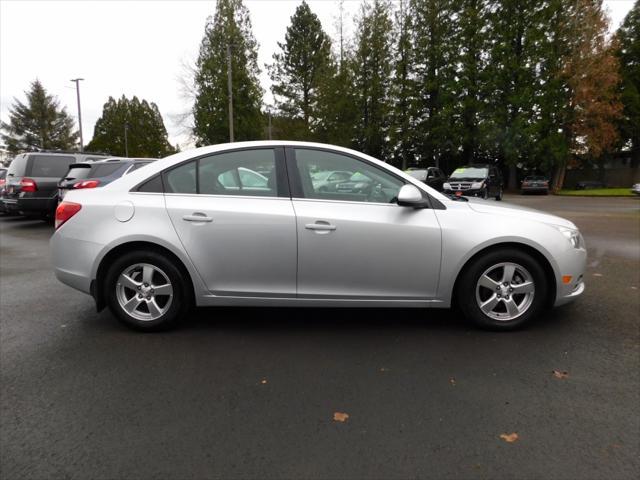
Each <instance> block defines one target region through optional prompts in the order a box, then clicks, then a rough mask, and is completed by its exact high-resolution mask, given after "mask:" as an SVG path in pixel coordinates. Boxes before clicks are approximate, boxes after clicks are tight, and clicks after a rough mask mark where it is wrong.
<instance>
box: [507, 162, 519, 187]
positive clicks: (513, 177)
mask: <svg viewBox="0 0 640 480" xmlns="http://www.w3.org/2000/svg"><path fill="white" fill-rule="evenodd" d="M508 188H509V190H511V191H515V190H517V189H518V167H516V166H515V165H509V187H508Z"/></svg>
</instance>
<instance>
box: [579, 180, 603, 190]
mask: <svg viewBox="0 0 640 480" xmlns="http://www.w3.org/2000/svg"><path fill="white" fill-rule="evenodd" d="M606 187H607V186H606V185H605V183H604V182H600V181H598V180H582V181H580V182H578V183H576V190H589V189H591V188H606Z"/></svg>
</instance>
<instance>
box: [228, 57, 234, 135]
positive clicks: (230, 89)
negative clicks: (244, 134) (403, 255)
mask: <svg viewBox="0 0 640 480" xmlns="http://www.w3.org/2000/svg"><path fill="white" fill-rule="evenodd" d="M227 90H228V91H229V142H231V143H233V88H231V44H227Z"/></svg>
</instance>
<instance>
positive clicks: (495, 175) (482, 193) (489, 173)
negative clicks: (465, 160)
mask: <svg viewBox="0 0 640 480" xmlns="http://www.w3.org/2000/svg"><path fill="white" fill-rule="evenodd" d="M502 188H503V184H502V174H501V173H500V170H499V169H498V168H496V167H494V166H493V165H468V166H465V167H460V168H456V169H455V170H454V172H453V173H452V174H451V175H450V176H449V178H448V179H447V181H446V182H445V183H444V193H446V194H453V195H465V196H467V197H480V198H485V199H486V198H489V197H495V199H496V200H502Z"/></svg>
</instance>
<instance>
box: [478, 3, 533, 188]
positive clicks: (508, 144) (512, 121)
mask: <svg viewBox="0 0 640 480" xmlns="http://www.w3.org/2000/svg"><path fill="white" fill-rule="evenodd" d="M544 6H545V5H544V2H540V1H539V0H497V1H496V5H495V7H494V10H493V13H492V15H491V16H490V18H491V31H490V35H491V37H492V38H491V41H492V45H491V49H490V50H489V54H490V70H489V78H491V83H490V84H489V85H488V87H489V89H490V90H492V91H493V92H494V93H493V95H492V99H491V106H490V108H491V118H492V125H491V133H490V137H491V138H490V140H491V143H492V144H493V148H494V149H495V150H494V151H495V154H496V157H497V159H498V160H500V161H501V162H502V163H503V164H504V165H505V166H507V167H508V168H509V180H508V186H509V188H511V189H515V188H516V180H517V178H516V169H517V165H518V164H520V163H522V164H526V163H528V162H531V161H533V159H532V155H533V150H534V146H535V142H534V133H535V111H536V108H537V107H536V88H537V85H536V82H537V80H536V79H537V73H536V70H537V68H538V65H539V62H538V60H539V58H538V53H539V52H538V47H539V45H540V41H541V38H542V37H543V36H544V33H545V32H544V28H545V26H544V25H543V23H542V21H541V20H542V18H543V11H544Z"/></svg>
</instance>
